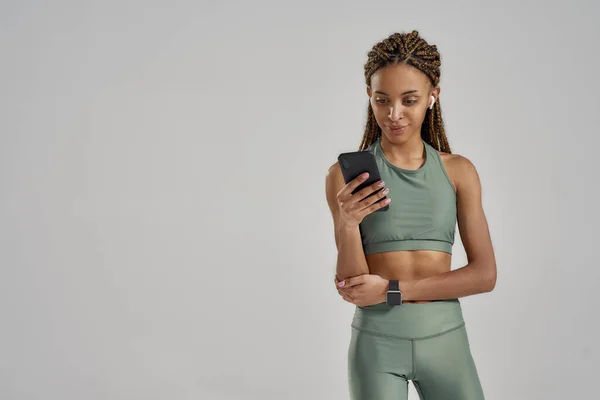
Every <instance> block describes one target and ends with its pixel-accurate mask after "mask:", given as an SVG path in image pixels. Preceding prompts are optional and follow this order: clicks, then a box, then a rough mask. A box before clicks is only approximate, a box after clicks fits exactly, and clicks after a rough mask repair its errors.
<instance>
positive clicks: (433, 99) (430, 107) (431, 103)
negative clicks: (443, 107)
mask: <svg viewBox="0 0 600 400" xmlns="http://www.w3.org/2000/svg"><path fill="white" fill-rule="evenodd" d="M434 103H435V97H433V96H431V102H430V104H429V109H430V110H431V109H432V108H433V104H434Z"/></svg>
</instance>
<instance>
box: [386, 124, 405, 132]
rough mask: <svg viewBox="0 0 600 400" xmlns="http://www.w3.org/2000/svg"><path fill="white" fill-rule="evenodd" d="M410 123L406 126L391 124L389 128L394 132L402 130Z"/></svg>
mask: <svg viewBox="0 0 600 400" xmlns="http://www.w3.org/2000/svg"><path fill="white" fill-rule="evenodd" d="M407 126H408V125H404V126H389V127H388V128H389V129H390V130H391V131H392V132H400V131H402V130H404V129H405V128H406V127H407Z"/></svg>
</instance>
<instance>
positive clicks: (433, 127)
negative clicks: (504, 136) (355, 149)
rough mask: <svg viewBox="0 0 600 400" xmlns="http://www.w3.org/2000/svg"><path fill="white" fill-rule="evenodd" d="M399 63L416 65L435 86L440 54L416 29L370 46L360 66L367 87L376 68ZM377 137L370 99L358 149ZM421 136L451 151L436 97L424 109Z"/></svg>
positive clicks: (444, 149)
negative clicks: (366, 58)
mask: <svg viewBox="0 0 600 400" xmlns="http://www.w3.org/2000/svg"><path fill="white" fill-rule="evenodd" d="M402 63H405V64H407V65H410V66H413V67H415V68H417V69H418V70H420V71H421V72H423V73H424V74H425V75H427V77H428V78H429V81H430V82H431V84H432V85H433V86H437V85H438V83H439V81H440V66H441V62H440V53H439V52H438V50H437V47H436V46H435V45H429V44H428V43H427V42H426V41H425V40H424V39H423V38H421V37H420V36H419V32H418V31H416V30H413V31H412V32H410V33H394V34H392V35H390V36H388V37H387V38H386V39H384V40H382V41H381V42H378V43H376V44H375V45H374V46H373V48H372V49H371V50H370V51H369V53H368V60H367V62H366V63H365V65H364V73H365V81H366V84H367V86H371V77H372V76H373V74H374V73H375V72H376V71H377V70H379V69H380V68H383V67H386V66H388V65H390V64H402ZM380 136H381V128H380V127H379V125H378V124H377V121H376V119H375V114H374V113H373V108H372V107H371V102H369V106H368V109H367V122H366V125H365V131H364V135H363V138H362V141H361V143H360V147H359V150H366V149H367V148H368V147H369V146H370V145H371V144H373V143H374V142H375V140H377V138H379V137H380ZM421 137H422V139H423V140H424V141H425V142H427V143H429V144H430V145H431V146H432V147H433V148H435V149H436V150H439V151H443V152H446V153H451V152H452V151H451V149H450V145H449V144H448V138H447V137H446V133H445V131H444V121H443V120H442V108H441V105H440V102H439V99H438V100H437V101H436V102H435V103H434V105H433V109H431V110H430V109H429V108H427V111H426V113H425V119H424V120H423V124H422V125H421Z"/></svg>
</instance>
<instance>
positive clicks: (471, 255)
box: [400, 156, 496, 301]
mask: <svg viewBox="0 0 600 400" xmlns="http://www.w3.org/2000/svg"><path fill="white" fill-rule="evenodd" d="M453 161H454V162H455V163H456V165H455V168H456V172H457V175H456V176H457V178H456V194H457V219H458V228H459V231H460V236H461V239H462V243H463V245H464V248H465V251H466V253H467V265H465V266H464V267H461V268H459V269H456V270H453V271H449V272H445V273H443V274H439V275H434V276H431V277H428V278H424V279H418V280H413V281H404V282H400V290H401V291H402V297H403V300H415V301H418V300H443V299H451V298H459V297H465V296H470V295H473V294H479V293H485V292H490V291H492V290H493V289H494V287H495V286H496V259H495V256H494V250H493V247H492V242H491V238H490V233H489V228H488V224H487V220H486V217H485V214H484V211H483V207H482V201H481V183H480V180H479V175H478V173H477V171H476V169H475V167H474V166H473V164H472V163H471V162H470V161H469V160H468V159H466V158H464V157H461V156H457V157H456V159H455V160H453Z"/></svg>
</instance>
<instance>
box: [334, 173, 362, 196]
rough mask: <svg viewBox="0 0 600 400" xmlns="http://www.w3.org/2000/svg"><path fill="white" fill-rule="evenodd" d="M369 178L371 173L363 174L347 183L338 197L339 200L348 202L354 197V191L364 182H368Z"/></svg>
mask: <svg viewBox="0 0 600 400" xmlns="http://www.w3.org/2000/svg"><path fill="white" fill-rule="evenodd" d="M368 177H369V173H368V172H363V173H362V174H360V175H359V176H357V177H356V178H354V179H352V180H351V181H350V182H348V183H346V184H345V185H344V186H343V187H342V188H341V189H340V191H339V192H338V195H337V197H338V199H340V200H347V199H348V198H349V197H350V196H352V192H353V191H354V189H356V188H357V187H358V186H360V185H361V184H362V183H363V182H364V181H366V180H367V178H368Z"/></svg>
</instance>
